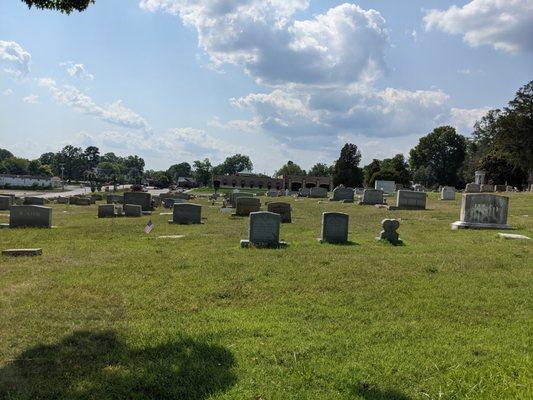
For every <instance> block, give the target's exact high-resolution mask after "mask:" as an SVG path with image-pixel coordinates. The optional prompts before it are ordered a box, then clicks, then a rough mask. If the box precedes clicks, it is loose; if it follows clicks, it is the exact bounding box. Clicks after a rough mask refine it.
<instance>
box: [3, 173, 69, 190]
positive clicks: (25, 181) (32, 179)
mask: <svg viewBox="0 0 533 400" xmlns="http://www.w3.org/2000/svg"><path fill="white" fill-rule="evenodd" d="M35 186H37V187H41V188H57V187H60V186H61V179H60V178H58V177H57V176H54V177H52V178H50V177H49V176H42V175H10V174H0V187H3V188H6V189H7V188H18V187H21V188H29V187H35Z"/></svg>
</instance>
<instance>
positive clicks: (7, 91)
mask: <svg viewBox="0 0 533 400" xmlns="http://www.w3.org/2000/svg"><path fill="white" fill-rule="evenodd" d="M2 94H3V95H4V96H11V95H12V94H13V90H11V89H9V88H8V89H6V90H4V91H2Z"/></svg>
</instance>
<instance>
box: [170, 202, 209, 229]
mask: <svg viewBox="0 0 533 400" xmlns="http://www.w3.org/2000/svg"><path fill="white" fill-rule="evenodd" d="M168 222H170V223H174V224H201V223H202V206H201V205H199V204H192V203H178V204H174V208H173V209H172V219H171V220H169V221H168Z"/></svg>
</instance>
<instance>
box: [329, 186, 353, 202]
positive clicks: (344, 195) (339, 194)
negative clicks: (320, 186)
mask: <svg viewBox="0 0 533 400" xmlns="http://www.w3.org/2000/svg"><path fill="white" fill-rule="evenodd" d="M353 197H354V190H353V188H351V187H344V186H338V187H336V188H335V189H333V197H332V198H331V200H332V201H342V200H351V201H353Z"/></svg>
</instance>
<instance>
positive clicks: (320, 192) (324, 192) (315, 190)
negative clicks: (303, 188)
mask: <svg viewBox="0 0 533 400" xmlns="http://www.w3.org/2000/svg"><path fill="white" fill-rule="evenodd" d="M309 197H311V198H313V199H325V198H327V197H328V189H326V188H322V187H312V188H311V189H309Z"/></svg>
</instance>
